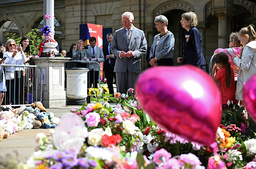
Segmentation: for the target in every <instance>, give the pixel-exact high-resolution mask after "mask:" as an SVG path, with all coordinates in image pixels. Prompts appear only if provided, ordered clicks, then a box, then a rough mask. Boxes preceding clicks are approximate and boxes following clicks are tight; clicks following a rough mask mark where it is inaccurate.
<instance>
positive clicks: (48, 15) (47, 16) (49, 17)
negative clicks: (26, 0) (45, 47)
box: [44, 0, 55, 39]
mask: <svg viewBox="0 0 256 169" xmlns="http://www.w3.org/2000/svg"><path fill="white" fill-rule="evenodd" d="M44 24H45V25H47V26H49V27H50V30H51V33H52V38H53V39H54V34H55V31H54V0H44Z"/></svg>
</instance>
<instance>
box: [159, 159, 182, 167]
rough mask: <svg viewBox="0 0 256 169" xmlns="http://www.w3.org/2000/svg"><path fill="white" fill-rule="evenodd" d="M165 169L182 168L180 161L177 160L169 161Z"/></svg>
mask: <svg viewBox="0 0 256 169" xmlns="http://www.w3.org/2000/svg"><path fill="white" fill-rule="evenodd" d="M163 167H164V169H169V168H172V169H180V168H181V166H180V164H179V161H178V160H177V159H175V158H172V159H170V160H168V161H167V162H166V164H165V165H164V166H163Z"/></svg>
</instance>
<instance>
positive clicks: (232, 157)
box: [227, 150, 243, 163]
mask: <svg viewBox="0 0 256 169" xmlns="http://www.w3.org/2000/svg"><path fill="white" fill-rule="evenodd" d="M227 155H228V158H227V160H228V161H229V162H232V163H236V161H237V160H239V161H242V160H243V157H242V154H241V152H240V151H237V150H228V152H227Z"/></svg>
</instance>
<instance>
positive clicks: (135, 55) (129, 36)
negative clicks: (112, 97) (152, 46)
mask: <svg viewBox="0 0 256 169" xmlns="http://www.w3.org/2000/svg"><path fill="white" fill-rule="evenodd" d="M122 23H123V27H122V28H121V29H118V30H117V31H116V32H115V34H114V38H113V41H112V43H111V49H112V52H113V54H114V55H115V57H116V63H115V68H114V72H116V85H117V92H120V93H126V91H127V89H129V88H134V86H135V82H136V80H137V78H138V76H139V73H140V72H141V56H142V55H143V54H146V51H147V41H146V38H145V34H144V32H143V31H142V30H140V29H138V28H136V27H135V26H133V23H134V16H133V13H131V12H124V13H123V14H122Z"/></svg>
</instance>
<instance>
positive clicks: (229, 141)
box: [225, 137, 236, 148]
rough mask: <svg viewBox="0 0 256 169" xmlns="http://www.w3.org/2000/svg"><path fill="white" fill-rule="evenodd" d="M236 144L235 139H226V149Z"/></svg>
mask: <svg viewBox="0 0 256 169" xmlns="http://www.w3.org/2000/svg"><path fill="white" fill-rule="evenodd" d="M235 142H236V138H235V137H229V138H228V139H227V144H226V146H225V147H226V148H228V147H232V145H233V144H234V143H235Z"/></svg>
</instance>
